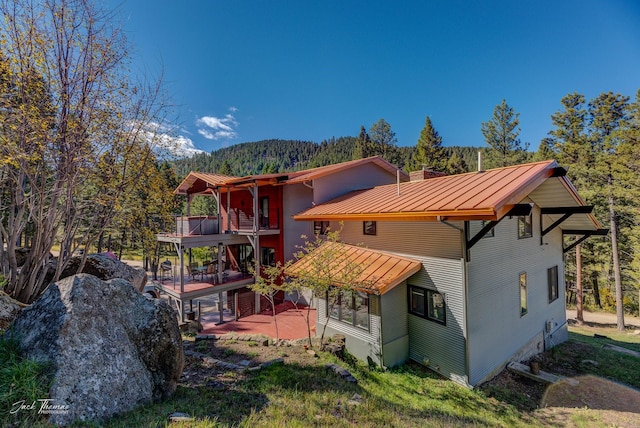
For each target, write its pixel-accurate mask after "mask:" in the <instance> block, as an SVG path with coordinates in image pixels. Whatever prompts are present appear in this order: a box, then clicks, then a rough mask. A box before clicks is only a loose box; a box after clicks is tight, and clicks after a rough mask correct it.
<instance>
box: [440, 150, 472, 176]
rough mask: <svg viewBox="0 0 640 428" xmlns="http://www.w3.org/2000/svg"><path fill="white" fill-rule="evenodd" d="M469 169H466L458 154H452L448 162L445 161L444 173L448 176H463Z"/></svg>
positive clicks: (465, 164)
mask: <svg viewBox="0 0 640 428" xmlns="http://www.w3.org/2000/svg"><path fill="white" fill-rule="evenodd" d="M468 171H469V168H468V167H467V163H466V162H465V161H464V159H463V158H461V157H460V155H459V154H458V152H453V153H452V154H451V157H449V160H448V161H447V167H446V168H445V172H446V173H447V174H449V175H453V174H464V173H465V172H468Z"/></svg>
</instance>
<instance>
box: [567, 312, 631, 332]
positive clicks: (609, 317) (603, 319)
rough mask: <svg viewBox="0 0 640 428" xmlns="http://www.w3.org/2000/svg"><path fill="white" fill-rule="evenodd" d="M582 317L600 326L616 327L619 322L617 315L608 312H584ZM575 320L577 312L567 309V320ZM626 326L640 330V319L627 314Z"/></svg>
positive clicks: (625, 317)
mask: <svg viewBox="0 0 640 428" xmlns="http://www.w3.org/2000/svg"><path fill="white" fill-rule="evenodd" d="M582 316H583V318H584V321H585V322H595V323H598V324H614V325H615V324H616V322H617V318H616V314H610V313H608V312H587V311H583V313H582ZM575 318H576V310H575V309H567V319H568V320H570V319H575ZM624 324H625V325H626V326H630V325H632V326H635V327H638V328H640V318H638V317H633V316H631V315H627V314H625V316H624Z"/></svg>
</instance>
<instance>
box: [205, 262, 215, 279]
mask: <svg viewBox="0 0 640 428" xmlns="http://www.w3.org/2000/svg"><path fill="white" fill-rule="evenodd" d="M217 271H218V270H217V269H216V264H215V262H211V263H209V264H208V265H207V272H206V274H207V276H209V275H212V278H213V282H214V283H215V282H216V272H217Z"/></svg>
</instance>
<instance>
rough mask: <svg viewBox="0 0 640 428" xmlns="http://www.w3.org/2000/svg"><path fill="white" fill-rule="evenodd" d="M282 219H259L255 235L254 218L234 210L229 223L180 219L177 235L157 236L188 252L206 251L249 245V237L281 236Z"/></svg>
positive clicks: (177, 222) (178, 218) (167, 233)
mask: <svg viewBox="0 0 640 428" xmlns="http://www.w3.org/2000/svg"><path fill="white" fill-rule="evenodd" d="M278 218H279V216H278V215H277V216H273V217H265V216H260V217H259V218H258V230H257V231H255V232H254V217H253V216H250V215H247V214H246V213H245V212H244V211H241V210H239V209H232V210H231V213H230V216H229V219H227V217H226V216H223V217H222V221H221V222H220V223H218V218H217V217H214V216H188V217H187V216H178V217H176V223H175V224H176V227H175V232H165V233H160V234H158V235H157V240H158V241H160V242H170V243H176V244H180V245H182V246H183V247H184V248H193V247H206V246H211V245H217V244H223V245H233V244H242V243H246V242H248V241H247V238H246V237H247V236H249V237H250V236H252V235H254V234H256V233H257V234H258V235H278V234H279V233H280V228H279V224H278Z"/></svg>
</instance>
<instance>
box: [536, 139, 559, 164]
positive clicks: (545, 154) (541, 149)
mask: <svg viewBox="0 0 640 428" xmlns="http://www.w3.org/2000/svg"><path fill="white" fill-rule="evenodd" d="M554 145H555V142H554V140H553V138H548V137H547V138H543V139H542V141H540V145H539V146H538V151H537V152H536V154H535V155H534V157H533V160H534V161H536V162H538V161H545V160H549V159H554V157H555V155H556V154H555V152H554V151H553V147H554Z"/></svg>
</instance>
